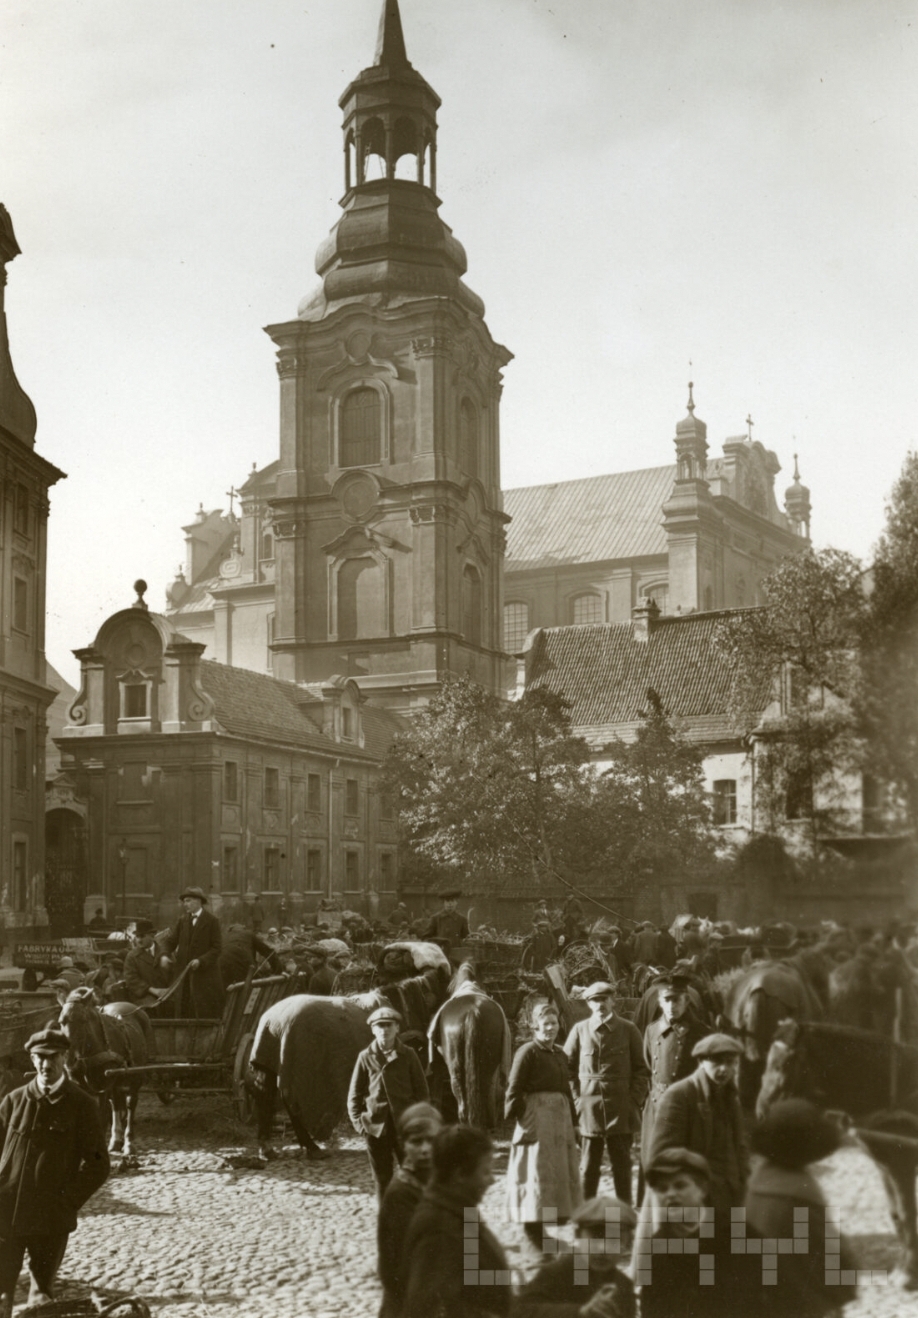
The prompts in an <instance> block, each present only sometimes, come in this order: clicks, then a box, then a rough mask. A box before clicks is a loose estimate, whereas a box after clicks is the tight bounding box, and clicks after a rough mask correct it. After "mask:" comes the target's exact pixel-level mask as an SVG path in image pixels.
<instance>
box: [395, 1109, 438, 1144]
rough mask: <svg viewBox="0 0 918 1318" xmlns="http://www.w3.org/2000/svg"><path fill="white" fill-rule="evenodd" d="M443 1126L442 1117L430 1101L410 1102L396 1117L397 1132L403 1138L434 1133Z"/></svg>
mask: <svg viewBox="0 0 918 1318" xmlns="http://www.w3.org/2000/svg"><path fill="white" fill-rule="evenodd" d="M442 1128H443V1118H442V1117H441V1116H440V1113H439V1112H438V1111H437V1109H436V1108H435V1107H434V1106H433V1104H432V1103H412V1104H411V1107H407V1108H405V1111H404V1112H403V1113H402V1115H401V1116H400V1117H399V1119H398V1133H399V1134H400V1135H401V1136H402V1138H403V1139H408V1138H409V1136H411V1135H436V1134H437V1132H438V1131H440V1130H441V1129H442Z"/></svg>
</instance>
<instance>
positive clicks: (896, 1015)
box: [889, 985, 902, 1108]
mask: <svg viewBox="0 0 918 1318" xmlns="http://www.w3.org/2000/svg"><path fill="white" fill-rule="evenodd" d="M895 1004H896V1005H895V1010H894V1012H893V1028H892V1049H891V1051H890V1060H889V1105H890V1107H892V1108H894V1107H895V1106H896V1103H897V1102H898V1090H899V1044H900V1043H901V1041H902V986H901V985H900V986H899V987H898V988H897V989H896V996H895Z"/></svg>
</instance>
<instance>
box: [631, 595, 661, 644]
mask: <svg viewBox="0 0 918 1318" xmlns="http://www.w3.org/2000/svg"><path fill="white" fill-rule="evenodd" d="M659 616H660V607H659V605H658V604H657V601H656V600H654V599H648V600H645V601H644V603H643V604H638V605H637V607H636V608H633V609H632V610H631V634H632V636H633V637H634V639H635V640H636V641H643V642H644V643H645V644H646V642H647V641H649V640H650V633H651V632H652V631H653V629H654V627H655V626H656V622H657V619H658V618H659Z"/></svg>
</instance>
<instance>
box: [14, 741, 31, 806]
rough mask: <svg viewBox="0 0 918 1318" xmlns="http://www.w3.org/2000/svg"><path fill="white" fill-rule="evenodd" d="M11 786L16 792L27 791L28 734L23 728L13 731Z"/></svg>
mask: <svg viewBox="0 0 918 1318" xmlns="http://www.w3.org/2000/svg"><path fill="white" fill-rule="evenodd" d="M13 786H14V787H15V789H16V791H17V792H27V791H28V790H29V734H28V731H27V730H26V729H25V728H14V729H13Z"/></svg>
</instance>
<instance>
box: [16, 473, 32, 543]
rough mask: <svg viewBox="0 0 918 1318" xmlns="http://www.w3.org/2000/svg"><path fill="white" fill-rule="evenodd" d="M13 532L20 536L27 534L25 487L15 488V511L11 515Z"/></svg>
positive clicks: (27, 498)
mask: <svg viewBox="0 0 918 1318" xmlns="http://www.w3.org/2000/svg"><path fill="white" fill-rule="evenodd" d="M13 530H14V531H18V532H19V534H20V535H28V534H29V488H28V486H27V485H17V486H16V509H15V512H14V514H13Z"/></svg>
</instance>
